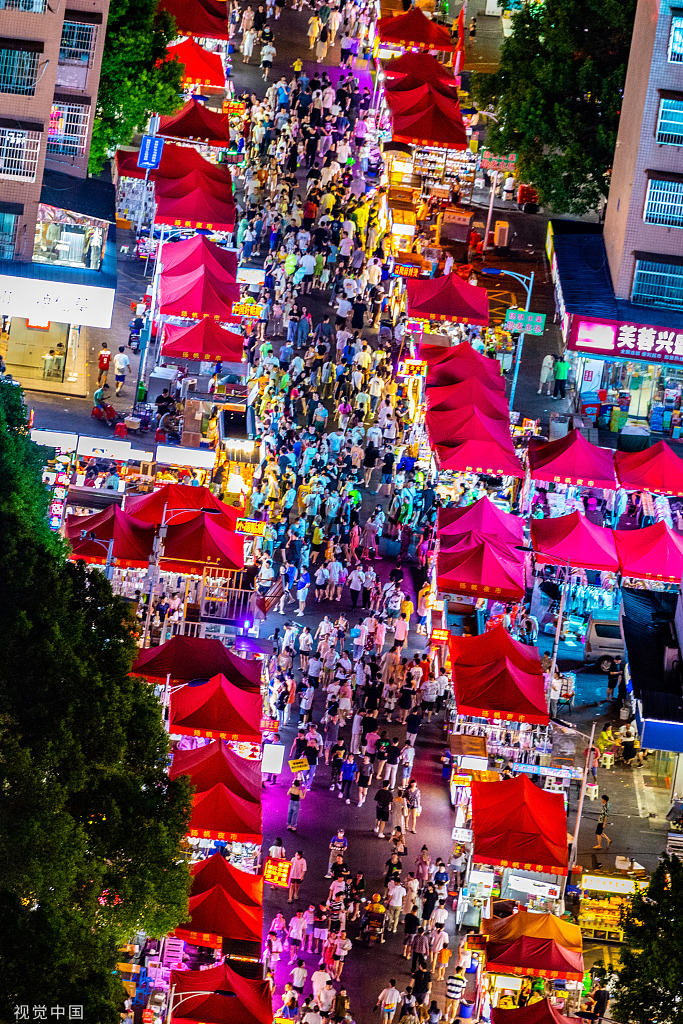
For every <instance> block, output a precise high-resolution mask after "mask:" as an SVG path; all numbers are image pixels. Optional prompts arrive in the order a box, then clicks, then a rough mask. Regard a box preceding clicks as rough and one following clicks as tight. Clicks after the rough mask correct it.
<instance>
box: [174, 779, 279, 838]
mask: <svg viewBox="0 0 683 1024" xmlns="http://www.w3.org/2000/svg"><path fill="white" fill-rule="evenodd" d="M187 834H188V835H190V836H193V837H197V836H198V837H199V838H200V839H218V840H221V841H225V842H228V843H260V842H261V838H262V825H261V804H260V803H258V804H255V803H252V802H251V801H249V800H243V799H242V797H241V796H235V794H234V793H231V792H230V790H229V789H228V787H227V786H224V785H223V783H222V782H219V783H218V785H216V786H212V787H211V789H206V790H204V792H203V793H195V795H194V796H193V797H192V814H191V816H190V824H189V825H188V829H187Z"/></svg>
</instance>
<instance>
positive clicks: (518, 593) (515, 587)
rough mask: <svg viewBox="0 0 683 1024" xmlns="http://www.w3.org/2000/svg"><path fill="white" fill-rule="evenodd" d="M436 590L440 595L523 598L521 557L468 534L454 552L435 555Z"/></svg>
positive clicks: (483, 538)
mask: <svg viewBox="0 0 683 1024" xmlns="http://www.w3.org/2000/svg"><path fill="white" fill-rule="evenodd" d="M436 587H437V590H438V591H439V592H440V594H442V595H447V594H452V595H456V594H474V595H476V596H477V597H485V598H495V599H498V600H517V599H519V598H520V597H522V596H523V595H524V559H523V556H521V555H518V554H517V553H516V552H514V551H510V550H509V549H507V548H505V547H503V546H501V545H499V544H497V543H495V542H494V540H493V539H492V538H491V537H487V536H486V535H481V536H477V535H476V534H474V533H472V534H471V535H470V537H469V538H468V540H467V541H465V540H463V542H461V544H460V545H459V546H458V547H457V548H456V549H454V550H452V551H443V550H442V551H440V552H439V553H438V555H437V559H436Z"/></svg>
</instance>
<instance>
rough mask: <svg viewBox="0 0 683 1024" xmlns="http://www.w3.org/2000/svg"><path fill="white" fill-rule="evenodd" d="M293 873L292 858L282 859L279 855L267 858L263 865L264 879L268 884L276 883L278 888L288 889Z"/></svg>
mask: <svg viewBox="0 0 683 1024" xmlns="http://www.w3.org/2000/svg"><path fill="white" fill-rule="evenodd" d="M291 874H292V862H291V860H281V859H280V858H278V857H267V858H266V862H265V864H264V865H263V881H264V882H267V883H268V885H275V886H277V888H278V889H288V888H289V879H290V876H291Z"/></svg>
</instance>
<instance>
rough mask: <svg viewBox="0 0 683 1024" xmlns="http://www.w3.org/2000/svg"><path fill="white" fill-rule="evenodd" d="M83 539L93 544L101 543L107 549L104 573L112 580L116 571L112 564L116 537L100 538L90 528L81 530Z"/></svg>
mask: <svg viewBox="0 0 683 1024" xmlns="http://www.w3.org/2000/svg"><path fill="white" fill-rule="evenodd" d="M81 540H87V541H89V542H90V543H91V544H99V546H100V547H101V548H106V549H107V561H106V562H105V563H104V575H105V576H106V577H107V579H108V580H110V581H111V578H112V575H113V573H114V566H113V565H112V554H113V551H114V537H113V535H112V537H111V540H100V539H99V537H95V536H94V535H93V533H92V531H90V530H81Z"/></svg>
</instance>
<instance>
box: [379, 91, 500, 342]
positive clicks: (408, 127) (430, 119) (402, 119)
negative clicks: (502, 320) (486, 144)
mask: <svg viewBox="0 0 683 1024" xmlns="http://www.w3.org/2000/svg"><path fill="white" fill-rule="evenodd" d="M392 137H393V138H394V139H396V141H397V142H409V143H411V144H412V143H414V144H415V145H416V146H433V147H435V148H437V149H457V150H463V149H467V146H468V138H467V132H466V130H465V125H464V124H463V120H462V114H461V113H460V108H459V107H458V108H457V110H456V109H454V106H453V104H451V103H449V102H446V101H444V102H442V101H441V100H440V99H438V98H437V96H436V95H434V96H433V97H432V103H431V104H430V105H429V106H428V107H427V108H426V109H425V110H421V111H418V112H414V111H410V112H407V113H405V114H395V115H393V116H392ZM447 276H450V275H447ZM430 280H441V278H434V279H431V278H430ZM472 287H474V285H470V288H472ZM482 291H486V289H485V288H482ZM486 305H487V317H488V297H487V301H486ZM445 319H451V318H450V317H446V318H445ZM466 322H467V323H479V321H478V320H468V321H466ZM486 323H487V324H488V319H487V321H486Z"/></svg>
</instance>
